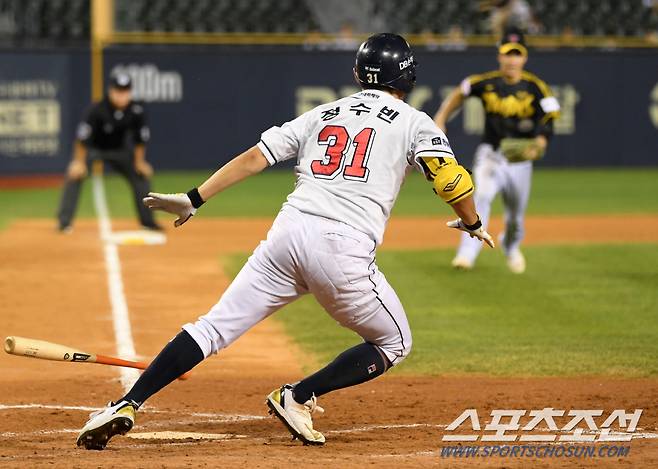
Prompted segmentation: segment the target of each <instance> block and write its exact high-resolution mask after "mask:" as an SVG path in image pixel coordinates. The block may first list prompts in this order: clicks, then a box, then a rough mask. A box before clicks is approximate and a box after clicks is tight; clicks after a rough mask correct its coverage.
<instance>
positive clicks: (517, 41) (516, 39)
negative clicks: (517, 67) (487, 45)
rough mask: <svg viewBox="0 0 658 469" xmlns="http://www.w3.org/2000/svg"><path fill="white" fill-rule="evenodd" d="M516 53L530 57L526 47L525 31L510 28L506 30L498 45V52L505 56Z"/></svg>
mask: <svg viewBox="0 0 658 469" xmlns="http://www.w3.org/2000/svg"><path fill="white" fill-rule="evenodd" d="M512 51H516V52H518V53H519V54H521V55H522V56H524V57H527V56H528V49H527V47H526V45H525V38H524V36H523V31H521V30H520V29H519V28H515V27H510V28H507V29H506V30H505V32H504V33H503V37H502V39H501V40H500V44H498V52H499V53H501V54H503V55H505V54H509V53H510V52H512Z"/></svg>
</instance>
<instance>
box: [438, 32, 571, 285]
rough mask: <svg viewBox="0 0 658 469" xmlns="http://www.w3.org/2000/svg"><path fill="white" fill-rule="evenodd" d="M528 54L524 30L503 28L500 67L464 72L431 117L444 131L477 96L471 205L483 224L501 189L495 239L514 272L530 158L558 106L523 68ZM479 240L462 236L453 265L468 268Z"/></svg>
mask: <svg viewBox="0 0 658 469" xmlns="http://www.w3.org/2000/svg"><path fill="white" fill-rule="evenodd" d="M527 60H528V49H527V48H526V46H525V42H524V38H523V34H522V33H521V32H520V31H519V30H517V29H509V30H507V31H506V32H505V35H504V36H503V38H502V40H501V42H500V44H499V47H498V63H499V65H500V67H499V69H498V70H495V71H492V72H488V73H483V74H481V75H471V76H469V77H467V78H465V79H464V80H463V81H462V82H461V85H460V86H458V87H457V88H455V90H454V91H453V92H452V93H451V94H450V95H449V96H448V97H447V98H446V100H445V101H444V102H443V103H442V104H441V107H440V109H439V110H438V112H437V113H436V116H435V117H434V121H435V122H436V124H437V126H438V127H440V128H441V129H442V130H444V131H445V130H446V122H447V121H448V118H449V117H450V115H451V114H452V113H453V112H454V111H456V110H457V109H458V108H459V107H460V106H461V105H462V104H463V102H464V100H465V99H466V98H468V97H470V96H473V97H476V98H478V99H480V100H481V101H482V105H483V106H484V111H485V127H484V136H483V138H482V143H480V145H479V146H478V147H477V150H476V151H475V159H474V164H473V176H474V178H473V179H474V180H475V195H474V199H475V206H476V207H477V209H478V212H479V214H480V217H481V219H482V225H483V226H484V227H486V226H487V224H488V222H489V212H490V209H491V203H492V202H493V200H494V198H495V197H496V195H497V194H498V193H499V192H500V193H502V196H503V205H504V206H505V232H504V233H503V234H502V235H501V237H500V242H501V245H502V247H503V251H504V252H505V255H506V257H507V266H508V267H509V269H510V270H511V271H512V272H513V273H516V274H522V273H523V272H524V271H525V269H526V261H525V257H524V256H523V254H522V253H521V250H520V249H519V246H520V244H521V240H522V239H523V235H524V217H525V210H526V207H527V205H528V198H529V197H530V182H531V179H532V164H533V163H532V162H533V161H536V160H538V159H540V158H541V157H542V156H543V154H544V152H545V150H546V147H547V145H548V140H549V139H550V137H551V135H552V134H553V121H554V120H555V119H556V118H557V117H558V115H559V110H560V105H559V103H558V101H557V99H555V97H554V96H553V94H552V93H551V91H550V89H549V88H548V86H547V85H546V83H544V82H543V81H542V80H541V79H539V78H538V77H537V76H536V75H533V74H532V73H529V72H527V71H525V70H524V66H525V64H526V61H527ZM480 244H481V243H478V242H474V241H472V240H471V239H470V238H469V237H468V236H466V237H464V236H462V239H461V243H460V244H459V248H458V250H457V255H456V256H455V258H454V259H453V261H452V265H453V267H455V268H458V269H465V270H469V269H471V268H473V266H474V264H475V259H476V258H477V256H478V254H479V252H480Z"/></svg>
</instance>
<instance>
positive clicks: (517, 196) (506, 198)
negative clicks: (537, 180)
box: [502, 161, 532, 254]
mask: <svg viewBox="0 0 658 469" xmlns="http://www.w3.org/2000/svg"><path fill="white" fill-rule="evenodd" d="M531 181H532V163H531V162H530V161H525V162H522V163H513V164H510V165H508V167H507V170H506V181H505V184H504V186H503V188H502V196H503V204H504V205H505V236H504V237H503V242H502V246H503V250H504V251H505V254H508V253H509V252H512V251H514V250H515V249H518V247H519V245H520V244H521V241H522V240H523V236H524V235H525V226H524V221H525V211H526V208H527V207H528V200H529V198H530V186H531Z"/></svg>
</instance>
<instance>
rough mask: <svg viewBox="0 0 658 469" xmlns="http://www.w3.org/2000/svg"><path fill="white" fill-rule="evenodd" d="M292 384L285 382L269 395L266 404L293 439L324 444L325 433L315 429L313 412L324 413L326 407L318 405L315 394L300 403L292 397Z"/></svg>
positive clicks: (306, 443)
mask: <svg viewBox="0 0 658 469" xmlns="http://www.w3.org/2000/svg"><path fill="white" fill-rule="evenodd" d="M292 389H293V387H292V385H290V384H284V385H283V386H282V387H281V388H280V389H275V390H274V391H272V392H271V393H270V394H269V396H267V401H266V404H267V406H268V407H269V408H270V413H271V414H274V415H276V416H277V417H278V418H279V420H281V422H282V423H283V424H284V425H285V426H286V428H287V429H288V431H289V432H290V433H291V434H292V439H293V441H294V440H295V438H299V439H300V440H301V441H302V442H303V443H304V444H305V445H323V444H324V435H323V434H322V433H320V432H318V431H316V430H313V420H312V419H311V414H313V413H314V412H318V413H320V414H321V413H323V412H324V409H323V408H322V407H320V406H319V405H317V399H316V398H315V396H313V397H311V398H310V399H309V400H308V401H306V403H305V404H299V403H297V402H296V401H295V399H293V397H292Z"/></svg>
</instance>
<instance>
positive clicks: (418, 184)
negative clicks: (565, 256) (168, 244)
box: [0, 168, 658, 227]
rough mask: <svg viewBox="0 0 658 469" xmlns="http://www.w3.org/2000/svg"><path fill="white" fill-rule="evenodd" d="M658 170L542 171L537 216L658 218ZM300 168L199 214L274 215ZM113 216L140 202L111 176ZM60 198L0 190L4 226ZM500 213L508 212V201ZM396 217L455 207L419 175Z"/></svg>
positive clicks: (256, 180) (50, 208)
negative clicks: (646, 215) (630, 215)
mask: <svg viewBox="0 0 658 469" xmlns="http://www.w3.org/2000/svg"><path fill="white" fill-rule="evenodd" d="M209 174H210V171H208V172H199V171H197V172H160V173H158V174H157V175H156V177H155V180H154V182H153V189H154V190H156V191H160V192H180V191H185V190H187V189H188V188H190V187H192V186H194V185H198V184H200V183H201V182H202V181H203V180H204V179H205V178H206V177H207V176H208V175H209ZM656 180H658V168H650V169H649V168H643V169H596V170H591V169H587V170H584V169H583V170H580V169H579V170H555V169H541V170H537V171H535V174H534V179H533V189H532V196H531V199H530V206H529V208H528V213H530V214H571V215H573V214H581V213H647V212H650V213H657V212H658V184H656V182H655V181H656ZM293 186H294V176H293V174H292V170H287V171H286V170H283V171H276V170H269V171H266V172H265V173H263V174H261V175H258V176H255V177H253V178H251V179H249V180H247V181H244V182H243V183H242V184H240V185H238V186H235V187H233V188H231V189H229V190H228V191H226V192H225V193H224V194H222V195H221V196H219V197H218V198H217V199H216V200H213V201H212V203H209V204H207V205H205V206H204V207H203V209H202V210H200V211H199V216H201V217H204V216H207V217H217V216H220V217H235V216H239V217H251V216H274V215H275V214H276V212H277V211H278V210H279V208H280V207H281V204H282V203H283V201H284V200H285V198H286V195H287V194H288V193H289V192H290V191H291V190H292V189H293ZM106 188H107V190H106V192H107V194H108V202H109V204H110V209H111V213H112V214H113V215H114V216H116V217H132V216H133V214H134V207H133V202H132V199H131V194H130V191H129V190H128V186H127V184H126V183H125V181H124V180H123V179H121V178H120V177H117V176H114V175H110V176H108V177H107V178H106ZM90 189H91V184H90V183H89V182H88V181H87V182H86V183H85V186H84V188H83V193H82V197H81V203H80V207H79V210H78V215H79V216H80V217H92V216H93V213H94V212H93V205H92V202H91V190H90ZM58 200H59V190H58V189H39V190H26V189H20V190H0V206H1V207H3V209H2V210H0V227H3V226H6V224H7V223H8V222H9V220H11V219H13V218H25V217H39V218H43V217H53V216H54V214H55V211H56V210H57V204H58ZM494 212H495V213H500V212H501V205H500V201H497V202H496V203H495V205H494ZM393 213H394V214H395V215H398V216H400V215H403V216H404V215H436V214H440V215H447V214H449V213H451V212H450V209H449V207H447V206H446V205H445V204H443V203H442V202H441V201H440V200H439V199H437V197H436V196H434V194H433V193H432V191H431V186H430V185H429V183H427V182H426V181H425V180H424V179H423V178H422V177H421V176H420V175H419V174H412V175H411V176H410V177H409V178H408V179H407V181H406V183H405V185H404V187H403V188H402V191H401V193H400V197H399V199H398V202H397V204H396V206H395V209H394V212H393Z"/></svg>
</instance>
